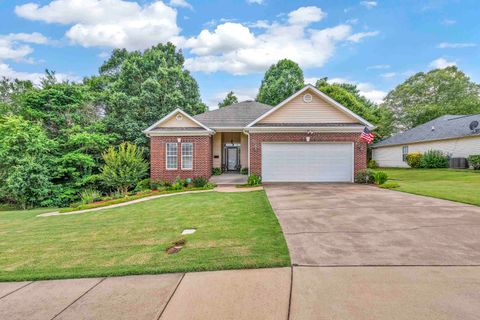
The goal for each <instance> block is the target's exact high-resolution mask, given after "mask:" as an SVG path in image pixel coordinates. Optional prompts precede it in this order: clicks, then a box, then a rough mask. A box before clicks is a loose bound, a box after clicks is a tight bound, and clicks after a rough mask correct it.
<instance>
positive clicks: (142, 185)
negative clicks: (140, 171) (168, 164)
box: [135, 178, 152, 192]
mask: <svg viewBox="0 0 480 320" xmlns="http://www.w3.org/2000/svg"><path fill="white" fill-rule="evenodd" d="M151 188H152V181H151V180H150V178H147V179H143V180H141V181H140V182H139V183H137V185H136V186H135V192H139V191H144V190H150V189H151Z"/></svg>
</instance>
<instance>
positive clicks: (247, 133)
mask: <svg viewBox="0 0 480 320" xmlns="http://www.w3.org/2000/svg"><path fill="white" fill-rule="evenodd" d="M243 133H245V134H246V135H247V137H248V147H247V148H248V152H247V164H248V175H250V133H249V132H248V131H245V130H243Z"/></svg>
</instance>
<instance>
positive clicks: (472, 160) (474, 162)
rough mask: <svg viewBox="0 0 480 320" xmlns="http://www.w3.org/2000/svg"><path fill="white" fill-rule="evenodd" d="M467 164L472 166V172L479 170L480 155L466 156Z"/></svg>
mask: <svg viewBox="0 0 480 320" xmlns="http://www.w3.org/2000/svg"><path fill="white" fill-rule="evenodd" d="M468 164H469V165H470V166H472V167H473V169H474V170H480V154H472V155H470V156H468Z"/></svg>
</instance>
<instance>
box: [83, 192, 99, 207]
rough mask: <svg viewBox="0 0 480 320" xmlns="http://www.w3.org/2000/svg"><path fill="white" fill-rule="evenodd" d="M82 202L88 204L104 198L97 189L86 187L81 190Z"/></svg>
mask: <svg viewBox="0 0 480 320" xmlns="http://www.w3.org/2000/svg"><path fill="white" fill-rule="evenodd" d="M80 199H81V200H80V201H81V203H82V204H88V203H92V202H95V201H99V200H101V199H102V194H101V193H100V192H98V191H97V190H95V189H85V190H83V191H82V192H80Z"/></svg>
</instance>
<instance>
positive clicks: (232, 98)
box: [218, 91, 238, 108]
mask: <svg viewBox="0 0 480 320" xmlns="http://www.w3.org/2000/svg"><path fill="white" fill-rule="evenodd" d="M234 103H238V98H237V96H236V95H235V93H233V91H230V92H229V93H227V96H226V97H225V98H224V99H223V101H222V102H220V103H219V104H218V107H219V108H223V107H226V106H229V105H231V104H234Z"/></svg>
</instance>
